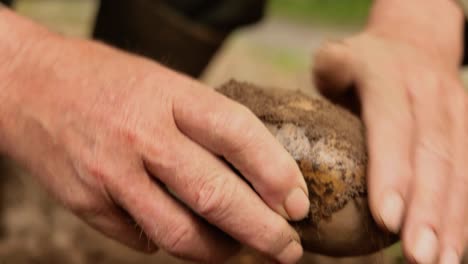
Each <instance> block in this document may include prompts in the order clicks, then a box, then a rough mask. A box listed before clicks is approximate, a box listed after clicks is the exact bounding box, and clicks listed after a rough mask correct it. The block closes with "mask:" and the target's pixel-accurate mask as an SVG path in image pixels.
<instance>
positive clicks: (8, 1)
mask: <svg viewBox="0 0 468 264" xmlns="http://www.w3.org/2000/svg"><path fill="white" fill-rule="evenodd" d="M12 2H13V0H0V4H5V5H8V6H9V5H11V3H12Z"/></svg>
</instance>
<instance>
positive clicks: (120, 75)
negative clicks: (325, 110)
mask: <svg viewBox="0 0 468 264" xmlns="http://www.w3.org/2000/svg"><path fill="white" fill-rule="evenodd" d="M1 15H2V19H0V20H1V23H0V30H1V29H3V30H5V29H6V30H5V31H6V32H9V33H10V35H8V37H5V38H7V39H8V38H12V39H19V38H21V37H23V39H26V41H24V42H19V41H16V42H15V41H13V42H14V43H12V44H11V45H10V44H9V43H5V41H4V42H2V43H1V44H2V45H1V46H2V49H1V50H2V56H3V57H2V61H8V62H9V64H8V65H7V64H2V68H1V70H0V79H1V80H2V82H1V84H0V89H1V93H0V100H1V102H2V103H1V106H2V107H1V109H0V137H1V141H0V142H1V144H0V146H1V150H2V151H3V152H4V153H7V154H8V155H10V156H12V157H13V158H15V159H16V160H18V161H20V162H22V163H23V164H25V165H26V166H27V167H28V168H29V170H30V171H31V172H32V173H33V174H34V175H35V176H37V177H38V179H39V180H40V182H41V183H42V184H43V185H44V186H45V187H46V188H47V190H48V191H49V192H50V193H51V194H53V195H54V196H55V197H56V198H57V199H58V200H59V201H61V202H62V203H63V204H64V205H65V206H66V207H68V208H70V209H71V210H72V211H73V212H74V213H75V214H77V215H78V216H79V217H81V218H82V219H84V220H85V221H86V222H87V223H89V224H90V225H91V226H93V227H95V228H97V229H98V230H100V231H102V232H103V233H105V234H107V235H108V236H110V237H112V238H114V239H117V240H119V241H121V242H122V243H125V244H127V245H129V246H131V247H134V248H136V249H141V250H144V251H150V252H152V251H153V250H155V249H156V248H157V247H160V248H162V249H164V250H166V251H168V252H169V253H171V254H173V255H175V256H178V257H182V258H188V259H192V260H196V261H204V262H215V263H219V262H220V261H222V260H223V259H225V258H226V257H228V256H229V255H230V254H232V253H234V252H235V251H236V249H237V246H236V244H235V243H234V242H233V239H232V238H234V239H235V240H237V241H240V242H241V243H244V244H247V245H249V246H251V247H253V248H255V249H257V250H259V251H260V252H262V253H264V254H265V255H267V256H268V257H271V258H272V259H275V260H277V261H280V262H282V263H293V262H295V261H297V260H298V258H299V257H300V256H301V255H302V247H301V245H300V242H298V240H299V238H298V235H297V234H296V232H295V231H294V230H293V228H292V227H291V226H290V225H289V224H288V222H287V221H286V220H285V218H289V219H295V220H298V219H301V218H302V217H304V216H305V215H306V214H307V211H308V209H309V201H308V198H307V189H306V185H305V182H304V179H303V177H302V175H301V173H300V171H299V169H298V167H297V165H296V164H295V162H294V160H293V159H292V157H290V156H289V154H288V153H287V152H286V151H285V150H284V149H283V148H282V147H281V145H280V144H279V143H278V142H277V141H276V140H275V139H274V137H273V136H272V135H271V134H270V133H269V132H268V130H267V129H266V128H265V127H264V126H263V124H262V123H261V122H260V121H259V120H257V119H256V118H255V116H254V115H253V114H252V113H251V112H250V111H248V110H247V109H246V108H245V107H243V106H241V105H239V104H237V103H235V102H233V101H231V100H229V99H227V98H226V97H224V96H222V95H220V94H217V93H215V92H214V91H212V90H211V89H209V88H207V87H205V86H204V85H202V84H200V83H198V82H196V81H194V80H191V79H189V78H186V77H184V76H182V75H180V74H177V73H175V72H172V71H169V70H167V69H165V68H163V67H161V66H160V65H157V64H156V63H154V62H151V61H149V60H146V59H143V58H139V57H136V56H133V55H129V54H125V53H123V52H121V51H117V50H114V49H111V48H109V47H106V46H104V45H100V44H97V43H93V42H88V41H80V40H69V39H64V38H61V37H58V36H55V35H52V34H50V33H49V32H46V31H45V30H38V31H37V32H40V33H38V35H39V36H37V35H35V34H32V33H31V31H29V30H23V31H21V30H18V31H12V30H11V29H14V28H19V29H25V28H35V27H36V26H35V25H32V24H30V23H29V22H26V21H23V20H22V19H20V18H18V17H16V16H15V15H14V14H12V13H10V12H8V13H2V14H1ZM9 30H10V31H9ZM33 37H37V38H36V39H33ZM28 38H30V39H28ZM18 43H19V44H21V45H18ZM223 158H224V159H225V160H226V161H228V162H229V163H230V164H232V165H233V166H234V167H235V168H236V169H237V170H238V171H239V172H240V173H241V174H242V175H243V176H244V177H245V179H246V181H244V180H243V179H241V177H239V176H238V175H236V173H234V172H233V171H232V170H231V169H230V167H229V166H228V165H227V163H226V162H225V161H224V160H223ZM247 182H249V183H250V184H251V185H252V186H253V188H251V187H250V186H249V185H248V184H247ZM257 193H258V194H257ZM176 197H177V198H176ZM271 208H272V209H271ZM138 227H139V228H138ZM140 228H141V230H140ZM218 230H221V231H223V232H224V233H226V234H227V235H224V234H223V232H220V231H218ZM142 234H145V235H146V237H142ZM228 235H229V236H228ZM231 237H232V238H231ZM153 243H154V244H153Z"/></svg>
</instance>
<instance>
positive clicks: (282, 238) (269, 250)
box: [252, 222, 293, 256]
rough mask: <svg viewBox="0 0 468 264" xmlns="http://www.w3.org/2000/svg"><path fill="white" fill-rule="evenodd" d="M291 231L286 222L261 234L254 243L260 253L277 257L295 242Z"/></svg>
mask: <svg viewBox="0 0 468 264" xmlns="http://www.w3.org/2000/svg"><path fill="white" fill-rule="evenodd" d="M289 230H290V228H289V225H288V224H287V223H286V222H283V223H279V224H277V225H274V226H271V227H269V228H268V229H265V230H263V231H262V232H259V237H257V238H254V239H255V241H252V243H253V244H254V245H255V247H256V249H257V250H259V251H260V252H263V253H266V254H268V255H273V256H275V255H277V254H278V253H280V252H281V251H282V249H284V248H285V247H286V246H287V245H288V244H289V243H290V242H291V240H293V238H292V237H291V235H290V231H289Z"/></svg>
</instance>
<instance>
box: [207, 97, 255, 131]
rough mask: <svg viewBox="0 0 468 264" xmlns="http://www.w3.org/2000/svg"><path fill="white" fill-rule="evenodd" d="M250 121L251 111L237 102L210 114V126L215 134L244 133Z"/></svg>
mask: <svg viewBox="0 0 468 264" xmlns="http://www.w3.org/2000/svg"><path fill="white" fill-rule="evenodd" d="M251 123H252V112H251V111H250V110H249V109H248V108H247V107H245V106H243V105H241V104H238V103H232V104H230V106H229V107H226V109H225V110H223V111H218V112H217V113H215V114H213V115H211V126H212V127H213V132H214V134H215V135H226V133H227V134H228V135H232V134H239V133H240V132H242V133H244V131H245V130H246V129H248V128H249V127H250V126H251Z"/></svg>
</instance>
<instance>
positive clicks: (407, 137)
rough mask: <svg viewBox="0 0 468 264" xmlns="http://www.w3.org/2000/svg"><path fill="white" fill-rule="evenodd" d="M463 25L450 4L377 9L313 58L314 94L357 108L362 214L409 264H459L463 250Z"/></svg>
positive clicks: (399, 2)
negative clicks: (397, 240) (364, 172)
mask: <svg viewBox="0 0 468 264" xmlns="http://www.w3.org/2000/svg"><path fill="white" fill-rule="evenodd" d="M463 21H464V16H463V14H462V10H461V9H460V7H459V6H458V5H457V4H456V1H445V0H430V1H418V0H415V1H406V0H394V1H386V0H377V1H375V4H374V8H373V10H372V11H371V17H370V19H369V22H368V25H367V27H366V28H365V29H364V31H363V32H361V33H360V34H357V35H355V36H353V37H350V38H347V39H344V40H341V41H337V42H329V43H326V44H325V45H324V46H323V48H322V49H321V50H320V51H319V52H318V53H317V54H316V61H315V68H314V79H315V82H316V84H317V86H318V88H319V89H320V90H321V91H322V93H323V94H325V95H327V96H328V97H330V98H332V99H334V100H336V101H338V102H340V103H343V104H344V105H346V106H356V105H357V106H359V107H358V108H360V112H361V115H362V118H363V120H364V123H365V126H366V130H367V142H368V146H369V147H368V148H369V169H368V174H369V175H368V185H369V186H368V189H369V202H370V208H371V211H372V214H373V216H374V218H375V219H376V221H377V222H378V223H379V224H380V225H381V226H382V227H385V228H387V229H388V230H390V231H392V232H394V233H397V234H399V235H400V236H401V238H402V242H403V248H404V251H405V254H406V256H407V259H408V260H409V261H410V262H415V263H459V262H460V258H461V256H463V252H464V250H465V248H466V245H467V239H468V230H467V227H468V223H467V221H468V220H467V219H468V217H467V216H468V204H467V203H468V174H467V173H466V172H467V171H468V167H467V166H468V162H467V157H468V153H467V151H468V119H467V115H466V114H467V111H468V103H467V95H466V91H465V90H464V88H463V86H462V84H461V81H460V77H459V72H458V70H459V66H460V61H461V57H462V53H463V47H462V34H463ZM353 95H355V96H354V101H353ZM358 108H355V109H358Z"/></svg>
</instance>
